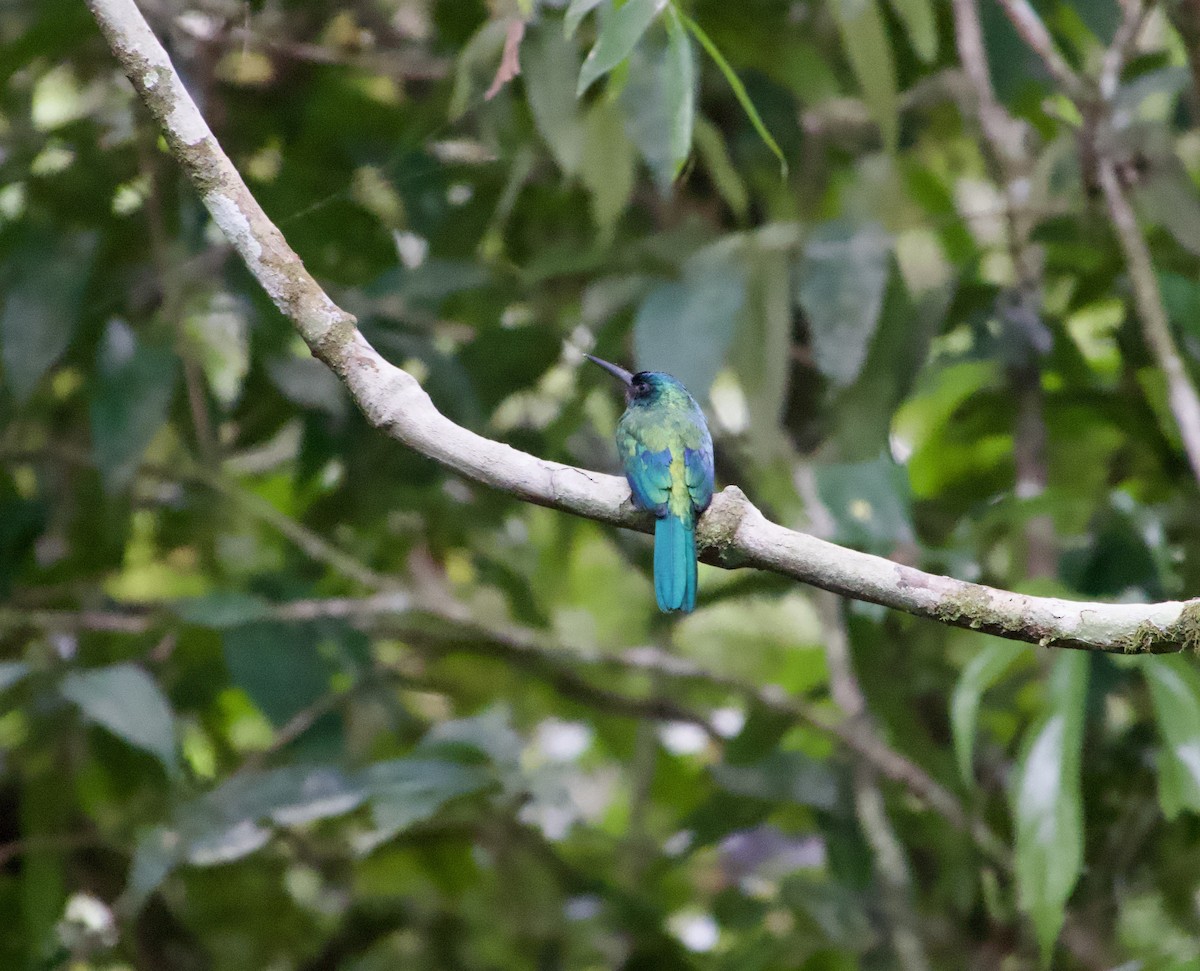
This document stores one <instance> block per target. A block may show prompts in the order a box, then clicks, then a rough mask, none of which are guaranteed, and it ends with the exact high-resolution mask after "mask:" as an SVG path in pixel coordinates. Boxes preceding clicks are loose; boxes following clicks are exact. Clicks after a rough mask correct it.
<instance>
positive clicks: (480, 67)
mask: <svg viewBox="0 0 1200 971" xmlns="http://www.w3.org/2000/svg"><path fill="white" fill-rule="evenodd" d="M508 23H509V22H508V18H506V17H497V18H494V19H490V20H487V21H485V22H484V23H483V25H482V26H481V27H480V28H479V29H478V30H477V31H475V33H474V34H473V35H472V36H471V39H470V40H469V41H467V43H466V44H465V45H464V47H463V49H462V51H461V52H460V53H459V55H458V61H457V63H456V64H455V66H454V90H453V91H452V92H451V94H450V106H449V108H448V109H447V114H448V115H449V118H450V121H458V119H460V118H461V117H462V116H463V115H465V114H466V113H467V111H468V109H470V108H472V107H473V106H474V105H475V104H476V103H477V101H478V100H479V99H480V98H481V97H482V96H483V92H484V91H486V90H487V87H488V85H489V84H491V81H492V78H493V77H494V76H495V74H496V62H497V61H498V60H499V59H500V54H501V52H502V51H503V50H504V40H505V37H506V35H507V34H508Z"/></svg>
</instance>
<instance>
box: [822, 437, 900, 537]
mask: <svg viewBox="0 0 1200 971" xmlns="http://www.w3.org/2000/svg"><path fill="white" fill-rule="evenodd" d="M813 471H814V473H815V475H816V480H817V490H818V492H819V493H820V495H821V501H822V502H823V503H824V504H825V506H826V508H827V509H828V510H829V513H830V515H831V516H832V517H833V520H834V522H835V523H836V524H837V533H836V539H837V541H838V542H839V543H841V544H843V545H845V546H853V547H855V548H858V549H865V550H869V551H871V552H875V553H880V554H883V553H886V552H888V551H889V550H892V549H895V547H896V546H897V545H898V544H900V543H910V542H912V541H913V538H914V532H913V524H912V511H911V508H910V506H911V497H910V496H909V491H908V476H907V475H906V474H905V472H904V469H903V468H902V467H901V466H899V465H897V464H896V463H895V462H894V461H892V459H891V457H890V456H887V455H883V456H880V457H878V458H876V459H873V460H871V461H869V462H845V463H820V464H817V465H815V466H814V469H813Z"/></svg>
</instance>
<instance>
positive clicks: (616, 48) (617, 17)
mask: <svg viewBox="0 0 1200 971" xmlns="http://www.w3.org/2000/svg"><path fill="white" fill-rule="evenodd" d="M666 5H667V0H627V2H626V3H624V4H623V5H622V6H620V7H619V8H617V9H616V10H614V11H612V12H611V13H610V14H609V15H608V16H607V17H606V18H605V19H604V24H603V26H602V27H601V28H600V36H599V37H597V38H596V43H595V45H594V46H593V47H592V49H591V50H590V51H588V55H587V57H586V58H584V61H583V67H582V68H581V69H580V71H579V83H578V85H576V88H575V96H576V97H581V96H582V95H583V94H584V92H586V91H587V89H588V88H590V87H591V86H592V84H593V83H594V82H595V81H596V80H597V79H598V78H601V77H603V76H604V75H605V74H607V73H608V72H609V71H611V70H612V69H613V68H614V67H616V66H617V65H618V64H620V63H621V62H622V61H623V60H625V58H627V57H628V56H629V55H630V53H632V51H633V48H634V47H635V46H636V45H637V42H638V41H639V40H641V39H642V35H643V34H644V33H645V32H646V30H647V28H649V26H650V25H651V24H652V23H653V22H654V18H655V17H657V16H658V15H659V13H661V12H662V9H663V8H664V7H665V6H666Z"/></svg>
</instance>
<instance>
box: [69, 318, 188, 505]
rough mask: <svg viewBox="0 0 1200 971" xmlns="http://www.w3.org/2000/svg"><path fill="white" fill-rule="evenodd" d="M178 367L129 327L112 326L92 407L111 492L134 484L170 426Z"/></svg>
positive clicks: (96, 444) (96, 445) (99, 359)
mask: <svg viewBox="0 0 1200 971" xmlns="http://www.w3.org/2000/svg"><path fill="white" fill-rule="evenodd" d="M177 363H178V362H177V360H176V357H175V355H174V354H172V353H171V352H170V351H168V350H166V349H164V348H160V347H150V346H148V345H145V344H143V343H141V342H140V341H139V340H138V339H137V337H136V336H135V335H134V333H133V331H131V330H130V329H129V328H128V327H127V326H126V325H125V324H124V323H122V322H120V321H111V322H110V323H109V325H108V328H107V330H106V331H105V333H104V338H103V340H102V341H101V344H100V349H99V351H98V353H97V356H96V380H95V384H94V386H93V388H92V396H91V407H90V417H91V425H92V450H93V452H94V453H95V456H96V464H97V466H98V467H99V469H100V474H101V477H102V478H103V480H104V485H105V488H107V489H108V490H109V491H111V492H115V491H117V490H119V489H122V488H124V487H125V486H126V485H128V484H129V481H130V480H131V479H132V478H133V475H134V472H136V471H137V467H138V464H139V462H140V461H141V458H142V453H143V452H144V451H145V450H146V446H148V445H149V444H150V440H151V439H152V438H154V436H155V435H156V434H157V433H158V430H159V429H160V428H161V427H162V426H163V423H164V422H166V420H167V409H168V407H169V406H170V404H171V396H172V395H173V393H174V390H175V378H176V373H177V371H178V367H177Z"/></svg>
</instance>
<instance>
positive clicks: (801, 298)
mask: <svg viewBox="0 0 1200 971" xmlns="http://www.w3.org/2000/svg"><path fill="white" fill-rule="evenodd" d="M890 259H891V241H890V240H889V239H888V237H887V235H886V234H885V233H884V231H883V229H882V228H881V227H879V226H878V225H875V224H873V223H868V224H866V225H851V224H848V223H843V222H831V223H824V224H822V225H820V226H818V227H817V228H816V229H814V230H813V232H812V234H811V235H810V236H809V238H808V240H807V241H806V242H805V245H804V255H803V257H802V258H801V261H800V271H799V275H798V277H797V291H796V300H797V302H798V303H799V304H800V306H801V308H803V310H804V312H805V314H806V315H807V317H808V321H809V325H810V327H811V329H812V342H813V355H814V357H815V358H816V362H817V367H819V368H820V369H821V372H822V373H823V374H824V375H825V376H826V377H828V378H829V379H830V381H832V382H833V383H834V384H835V385H837V386H840V387H845V386H847V385H849V384H852V383H853V382H854V379H855V378H857V377H858V375H859V372H860V371H861V370H862V366H863V364H864V362H865V361H866V359H867V351H868V349H869V348H870V346H871V339H872V338H873V337H874V336H875V328H876V327H877V326H878V324H879V312H880V310H881V309H882V307H883V297H884V293H885V292H886V290H887V280H888V267H889V264H890Z"/></svg>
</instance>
